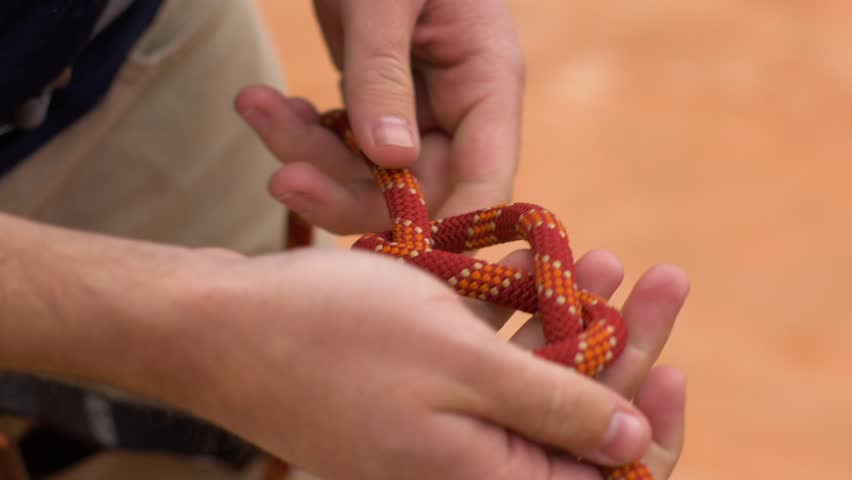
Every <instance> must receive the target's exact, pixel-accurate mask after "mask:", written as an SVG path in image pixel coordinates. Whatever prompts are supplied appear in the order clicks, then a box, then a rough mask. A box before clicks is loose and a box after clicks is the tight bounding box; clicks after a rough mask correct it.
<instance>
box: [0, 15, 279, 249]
mask: <svg viewBox="0 0 852 480" xmlns="http://www.w3.org/2000/svg"><path fill="white" fill-rule="evenodd" d="M253 83H266V84H271V85H277V86H279V87H280V86H281V84H282V81H281V73H280V70H279V62H278V59H277V56H276V53H275V51H274V49H273V48H272V43H271V41H270V40H269V39H268V38H267V36H266V34H265V32H264V30H263V28H262V25H261V24H260V21H259V18H258V16H257V14H256V12H255V10H254V8H253V5H252V4H251V3H250V2H249V1H247V0H173V1H167V2H166V5H165V7H164V10H163V11H162V12H161V14H160V16H159V18H158V19H157V20H156V21H155V24H154V25H153V26H152V28H151V29H150V30H149V31H148V32H147V33H146V34H145V36H144V37H143V38H142V39H141V40H140V42H139V43H138V44H137V46H136V47H135V48H134V50H133V52H132V53H131V55H130V58H129V60H128V62H127V64H126V65H125V66H124V67H123V69H122V70H121V72H120V73H119V75H118V77H117V79H116V82H115V84H114V86H113V88H112V89H111V91H110V93H109V94H108V96H107V98H106V99H105V101H104V102H103V103H102V104H101V105H100V106H99V107H98V108H97V109H96V110H95V111H93V112H92V113H90V114H89V115H88V116H86V117H85V118H84V119H83V120H82V121H79V122H78V123H76V124H75V125H74V126H73V127H71V128H69V129H68V130H66V131H64V132H63V133H62V134H61V135H60V136H58V137H57V138H55V139H54V140H53V141H52V142H51V143H49V144H48V145H46V146H45V147H43V148H42V149H41V150H40V151H38V152H37V153H36V154H35V155H33V156H32V157H31V158H29V159H27V160H26V161H25V162H24V163H22V164H21V165H20V166H19V167H18V168H17V169H15V170H14V171H13V172H12V173H11V174H10V175H7V176H5V177H3V178H2V179H0V208H2V209H3V210H4V211H6V212H9V213H12V214H16V215H20V216H22V217H27V218H31V219H34V220H38V221H42V222H46V223H51V224H54V225H60V226H65V227H70V228H75V229H82V230H89V231H96V232H101V233H107V234H112V235H118V236H124V237H131V238H139V239H146V240H153V241H159V242H167V243H173V244H180V245H186V246H223V247H229V248H234V249H237V250H239V251H242V252H245V253H257V252H263V251H271V250H274V249H277V248H279V246H280V239H281V233H282V228H283V226H282V225H283V221H282V219H283V208H282V207H281V205H280V204H279V203H278V202H276V201H275V200H274V199H272V198H271V197H270V196H269V195H268V194H267V193H266V182H267V179H268V177H269V175H270V174H271V173H272V172H273V170H274V168H275V166H276V163H277V162H276V160H275V159H274V158H273V157H272V156H271V155H270V154H269V153H268V152H267V151H266V150H265V149H264V147H263V146H262V145H261V143H260V142H259V141H258V140H257V139H256V138H255V136H254V134H253V133H252V132H251V131H250V130H249V127H248V126H246V125H245V124H244V123H243V122H242V120H241V119H240V118H239V117H238V115H237V114H236V113H234V110H233V106H232V105H233V100H234V97H235V95H236V93H237V92H238V91H239V89H240V88H242V87H244V86H246V85H249V84H253Z"/></svg>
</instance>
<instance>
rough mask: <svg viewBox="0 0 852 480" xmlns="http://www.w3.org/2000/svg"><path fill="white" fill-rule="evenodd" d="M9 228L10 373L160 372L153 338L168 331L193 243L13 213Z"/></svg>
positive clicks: (6, 326) (0, 247)
mask: <svg viewBox="0 0 852 480" xmlns="http://www.w3.org/2000/svg"><path fill="white" fill-rule="evenodd" d="M0 232H2V236H0V370H11V371H19V372H41V373H49V374H54V375H59V376H66V377H79V378H86V379H90V380H94V381H99V382H104V383H111V384H117V383H122V379H128V384H127V385H118V386H123V387H128V388H133V389H138V388H140V387H139V386H138V385H134V384H133V383H132V382H133V381H134V380H135V379H140V378H145V377H149V378H150V377H152V376H155V375H156V370H157V368H159V367H158V365H157V364H156V362H155V360H156V359H155V358H154V355H153V354H154V352H152V351H151V350H152V349H151V348H150V341H149V338H150V337H152V336H167V334H168V332H167V329H168V325H166V324H165V323H164V322H163V318H159V319H158V318H156V317H157V316H158V313H162V311H163V310H165V309H166V308H169V306H170V304H176V303H177V299H176V295H177V293H176V292H175V290H176V289H174V288H169V287H170V286H171V285H173V284H174V282H173V281H172V280H171V279H172V278H173V277H174V276H175V271H176V268H177V267H176V265H179V264H180V262H178V261H177V260H178V259H180V258H182V257H185V256H186V252H185V251H184V250H182V249H177V248H168V247H161V246H157V245H151V244H146V243H142V242H133V241H127V240H120V239H114V238H109V237H104V236H99V235H92V234H86V233H80V232H74V231H70V230H65V229H60V228H54V227H48V226H44V225H38V224H35V223H32V222H28V221H25V220H21V219H18V218H14V217H10V216H7V215H3V214H0ZM161 317H162V316H161ZM147 393H152V392H147Z"/></svg>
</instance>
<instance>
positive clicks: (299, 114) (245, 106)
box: [235, 86, 371, 184]
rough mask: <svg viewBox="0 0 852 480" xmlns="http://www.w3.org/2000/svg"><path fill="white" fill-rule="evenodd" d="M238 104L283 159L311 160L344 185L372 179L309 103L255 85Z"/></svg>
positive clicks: (256, 129) (245, 91) (239, 98)
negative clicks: (322, 122) (320, 119)
mask: <svg viewBox="0 0 852 480" xmlns="http://www.w3.org/2000/svg"><path fill="white" fill-rule="evenodd" d="M235 107H236V110H237V111H238V112H239V113H240V115H242V116H243V118H244V119H245V120H246V121H247V122H248V123H249V125H251V126H252V128H253V129H254V130H255V132H256V133H257V134H258V136H259V137H260V138H261V140H262V141H263V143H264V144H265V145H266V147H267V148H268V149H269V151H270V152H272V154H273V155H275V156H276V158H278V159H279V160H280V161H281V162H283V163H293V162H310V163H312V164H314V165H315V166H316V167H317V168H319V169H320V170H321V171H322V172H324V173H325V174H326V175H327V176H329V177H331V178H334V179H335V180H336V181H338V183H343V184H345V183H350V182H354V181H357V180H363V179H368V178H371V177H370V172H369V170H368V169H367V168H366V167H365V166H364V163H363V161H361V159H359V158H357V157H356V156H355V155H353V154H352V153H351V152H350V151H349V150H348V149H347V148H346V147H345V146H344V145H343V143H342V142H341V141H340V140H339V139H337V137H336V136H335V135H334V134H333V133H331V132H330V131H329V130H327V129H326V128H324V127H322V126H321V125H320V124H319V114H318V113H317V111H316V109H315V108H314V106H313V105H311V104H310V103H309V102H307V101H305V100H302V99H299V98H293V97H290V98H288V97H285V96H284V95H282V94H281V93H280V92H279V91H277V90H276V89H274V88H271V87H266V86H253V87H247V88H245V89H243V90H242V91H241V92H240V93H239V94H238V95H237V99H236V102H235Z"/></svg>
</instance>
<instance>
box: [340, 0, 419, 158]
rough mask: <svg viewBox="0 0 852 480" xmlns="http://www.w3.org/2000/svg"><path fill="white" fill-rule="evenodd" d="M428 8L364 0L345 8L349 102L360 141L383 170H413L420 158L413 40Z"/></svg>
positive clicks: (416, 3)
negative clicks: (421, 14)
mask: <svg viewBox="0 0 852 480" xmlns="http://www.w3.org/2000/svg"><path fill="white" fill-rule="evenodd" d="M422 4H423V0H420V1H404V2H400V1H396V0H359V1H357V2H345V3H344V5H343V30H344V65H343V75H344V77H345V78H346V81H345V82H344V86H343V87H344V98H345V101H346V106H347V108H348V109H349V114H350V119H351V120H352V126H353V131H354V133H355V137H356V138H357V139H358V142H359V143H360V144H361V148H362V149H363V150H364V152H365V153H366V154H367V157H368V158H370V159H371V160H372V161H374V162H376V163H377V164H379V165H383V166H388V167H398V166H404V165H411V164H412V163H414V161H415V159H416V158H417V155H418V151H419V138H418V129H417V119H416V113H415V95H414V80H413V78H412V73H411V36H412V33H413V31H414V27H415V23H416V21H417V17H418V15H419V14H420V10H421V8H422ZM377 19H381V21H377Z"/></svg>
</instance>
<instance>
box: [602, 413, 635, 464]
mask: <svg viewBox="0 0 852 480" xmlns="http://www.w3.org/2000/svg"><path fill="white" fill-rule="evenodd" d="M644 436H645V429H644V428H643V425H642V420H640V419H639V418H637V417H636V416H634V415H630V414H629V413H626V412H616V414H615V415H613V417H612V420H611V421H610V423H609V430H607V432H606V435H604V439H603V442H602V444H601V453H603V454H604V455H605V456H606V457H607V458H609V459H610V460H611V461H612V462H613V463H615V464H620V463H626V462H630V461H633V460H635V459H636V458H637V457H639V456H640V455H641V454H642V450H641V449H642V448H643V441H642V440H643V437H644Z"/></svg>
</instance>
